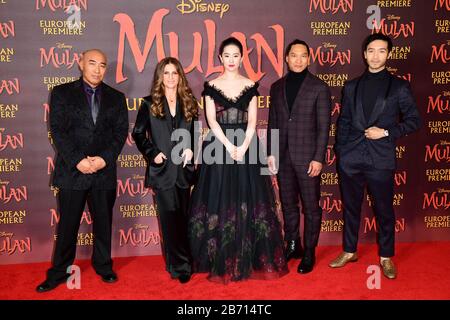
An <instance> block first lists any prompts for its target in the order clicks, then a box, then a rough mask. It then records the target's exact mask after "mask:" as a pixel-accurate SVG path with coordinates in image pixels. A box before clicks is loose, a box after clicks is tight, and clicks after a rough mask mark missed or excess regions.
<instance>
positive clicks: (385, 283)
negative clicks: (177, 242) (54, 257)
mask: <svg viewBox="0 0 450 320" xmlns="http://www.w3.org/2000/svg"><path fill="white" fill-rule="evenodd" d="M396 250H397V255H396V257H395V260H394V261H395V262H396V265H397V268H398V271H399V273H398V278H397V279H395V280H388V279H386V278H384V277H383V276H381V288H380V289H372V290H370V289H368V288H367V279H368V277H369V276H370V275H369V274H367V273H366V270H367V267H368V266H369V265H372V264H375V265H376V264H377V262H378V257H377V254H376V246H375V245H372V244H371V245H360V247H359V261H358V262H356V263H351V264H349V265H347V266H346V267H344V268H342V269H331V268H329V267H328V262H329V261H330V260H332V259H333V258H334V257H335V256H336V255H337V254H338V253H339V251H340V247H337V246H321V247H318V249H317V264H316V268H315V269H314V271H313V272H312V273H310V274H307V275H300V274H298V273H297V272H296V270H297V265H298V260H295V261H291V262H290V264H289V269H290V273H289V274H288V275H286V276H285V277H283V278H281V279H278V280H272V281H261V280H248V281H244V282H240V283H231V284H229V285H223V284H217V283H211V282H209V281H207V280H206V274H200V275H198V274H197V275H194V276H193V278H192V280H191V281H190V282H189V283H187V284H184V285H181V284H180V283H179V282H178V281H176V280H172V279H170V277H169V275H168V273H167V272H165V270H164V262H163V259H162V257H161V256H149V257H128V258H115V260H114V261H115V270H116V271H117V273H118V276H119V281H118V282H116V283H114V284H106V283H103V282H102V281H101V279H100V278H99V277H98V276H97V275H96V274H95V273H94V271H93V269H92V267H91V265H90V261H88V260H82V261H77V264H78V265H79V266H80V268H81V270H82V277H81V290H77V289H74V290H69V289H67V287H66V286H65V285H64V284H63V285H60V286H59V287H58V288H56V289H55V290H53V291H50V292H46V293H41V294H38V293H36V292H35V291H34V289H35V287H36V286H37V285H38V284H39V283H40V282H41V281H43V280H44V277H45V271H46V269H47V268H48V267H49V265H50V264H49V263H34V264H27V265H1V266H0V274H1V280H0V299H2V300H9V299H33V300H35V299H52V300H61V299H69V300H72V299H76V300H84V299H126V300H128V299H133V300H141V299H170V300H190V299H197V300H204V299H216V300H234V299H246V300H253V299H257V300H259V299H261V300H264V299H271V300H284V299H289V300H305V299H312V300H316V299H345V300H347V299H364V300H366V299H382V300H384V299H445V300H448V299H450V264H449V262H450V242H427V243H400V244H397V247H396Z"/></svg>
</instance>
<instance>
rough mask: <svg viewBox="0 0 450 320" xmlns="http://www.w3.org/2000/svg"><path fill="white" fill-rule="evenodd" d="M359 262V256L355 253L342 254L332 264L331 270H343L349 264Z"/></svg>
mask: <svg viewBox="0 0 450 320" xmlns="http://www.w3.org/2000/svg"><path fill="white" fill-rule="evenodd" d="M357 260H358V255H357V254H356V252H355V253H349V252H345V251H344V252H342V253H341V254H340V255H339V256H338V257H337V258H336V259H334V260H333V261H331V262H330V264H329V266H330V267H331V268H341V267H343V266H345V265H346V264H347V262H355V261H357Z"/></svg>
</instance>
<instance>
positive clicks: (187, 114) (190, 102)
mask: <svg viewBox="0 0 450 320" xmlns="http://www.w3.org/2000/svg"><path fill="white" fill-rule="evenodd" d="M168 64H172V65H174V66H175V69H176V70H177V72H178V75H179V76H180V78H179V79H180V80H179V82H178V86H177V98H178V99H180V100H181V101H180V106H181V108H182V112H183V116H184V119H185V120H186V121H187V122H190V121H192V119H195V118H197V117H198V102H197V99H195V97H194V95H193V94H192V90H191V88H190V87H189V84H188V81H187V79H186V75H185V73H184V71H183V67H182V66H181V63H180V62H179V61H178V60H177V59H176V58H173V57H167V58H164V59H162V60H161V61H160V62H159V63H158V64H157V65H156V68H155V74H154V76H153V84H152V88H151V90H150V94H151V96H152V105H151V107H150V112H151V113H152V115H153V116H155V117H158V118H163V117H164V116H165V114H164V105H163V101H164V100H163V99H164V96H165V94H164V90H165V88H164V83H163V75H164V68H165V67H166V66H167V65H168Z"/></svg>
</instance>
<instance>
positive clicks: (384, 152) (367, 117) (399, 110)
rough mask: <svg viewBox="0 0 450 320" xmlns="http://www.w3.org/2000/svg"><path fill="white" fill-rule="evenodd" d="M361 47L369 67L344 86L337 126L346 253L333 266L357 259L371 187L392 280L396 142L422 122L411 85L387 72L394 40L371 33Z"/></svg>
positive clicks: (385, 270) (381, 251)
mask: <svg viewBox="0 0 450 320" xmlns="http://www.w3.org/2000/svg"><path fill="white" fill-rule="evenodd" d="M363 49H364V57H365V59H366V62H367V65H368V69H367V71H366V72H365V73H364V74H363V75H362V76H360V77H358V78H356V79H353V80H351V81H348V82H347V83H346V84H345V86H344V89H343V95H342V109H341V110H342V112H341V116H340V118H339V121H338V124H337V135H336V139H337V141H336V144H335V151H336V154H337V156H338V173H339V180H340V187H341V194H342V201H343V204H344V239H343V249H344V251H343V252H342V253H341V254H340V255H339V256H338V257H337V258H336V259H335V260H333V261H332V262H331V263H330V267H332V268H338V267H343V266H344V265H345V264H346V263H347V262H352V261H356V260H357V259H358V257H357V253H356V251H357V250H356V249H357V242H358V231H359V224H360V218H361V205H362V201H363V197H364V189H365V186H366V185H367V188H368V192H369V193H370V194H371V196H372V198H373V203H374V211H375V215H376V219H377V224H378V227H379V229H378V230H379V233H378V245H379V256H380V265H381V267H382V270H383V273H384V275H385V276H386V277H387V278H389V279H394V278H395V277H396V275H397V270H396V268H395V265H394V263H393V261H392V259H391V258H392V257H393V256H394V242H395V214H394V208H393V198H394V170H395V157H396V153H395V147H396V144H395V142H396V140H397V139H398V138H400V137H402V136H405V135H407V134H409V133H411V132H414V131H416V130H418V128H419V126H420V118H419V112H418V110H417V107H416V103H415V101H414V98H413V95H412V92H411V88H410V85H409V83H408V82H407V81H405V80H402V79H400V78H398V77H395V76H393V75H392V74H390V73H389V72H388V71H387V70H386V61H387V59H388V57H389V54H390V51H391V49H392V41H391V39H390V38H389V37H387V36H385V35H383V34H372V35H370V36H368V37H367V38H366V40H365V41H364V45H363ZM399 116H401V117H400V119H401V120H399Z"/></svg>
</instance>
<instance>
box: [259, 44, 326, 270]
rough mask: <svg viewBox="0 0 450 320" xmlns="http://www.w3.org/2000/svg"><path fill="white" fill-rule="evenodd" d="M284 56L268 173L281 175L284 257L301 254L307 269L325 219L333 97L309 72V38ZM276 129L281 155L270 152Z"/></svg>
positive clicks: (275, 87) (274, 92) (274, 91)
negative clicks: (323, 176) (323, 181)
mask: <svg viewBox="0 0 450 320" xmlns="http://www.w3.org/2000/svg"><path fill="white" fill-rule="evenodd" d="M285 59H286V63H287V65H288V67H289V72H288V74H287V75H286V76H284V77H283V78H281V79H279V80H278V81H276V82H275V83H274V84H272V87H271V88H270V98H271V104H270V111H269V124H268V144H267V146H268V150H267V154H268V155H269V157H268V158H267V161H268V165H269V170H270V172H271V173H272V174H277V178H278V185H279V187H280V199H281V207H282V210H283V215H284V238H285V241H286V259H287V260H288V261H289V260H290V259H292V258H302V261H301V263H300V264H299V266H298V269H297V271H298V272H299V273H308V272H310V271H312V269H313V267H314V263H315V248H316V246H317V243H318V241H319V234H320V227H321V222H322V209H321V208H320V206H319V199H320V177H319V174H320V172H321V170H322V166H323V161H324V159H325V152H326V149H327V144H328V132H329V126H330V113H331V95H330V90H329V88H328V86H327V84H325V83H324V82H323V81H322V80H320V79H318V78H317V77H315V76H314V75H312V74H311V73H310V72H309V71H308V62H309V46H308V45H307V44H306V42H304V41H301V40H298V39H296V40H294V41H293V42H291V43H290V44H289V45H288V46H287V48H286V53H285ZM273 129H278V130H279V138H280V141H279V159H277V158H276V157H275V155H274V153H273V152H272V151H273V150H272V144H273V143H271V130H273ZM278 168H279V169H278ZM299 198H300V199H301V203H302V211H303V214H304V217H305V219H304V233H303V234H304V238H303V245H304V247H305V249H304V250H303V249H302V245H301V240H300V231H299V227H300V212H299V206H298V204H299Z"/></svg>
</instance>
